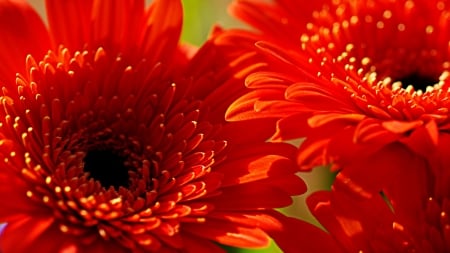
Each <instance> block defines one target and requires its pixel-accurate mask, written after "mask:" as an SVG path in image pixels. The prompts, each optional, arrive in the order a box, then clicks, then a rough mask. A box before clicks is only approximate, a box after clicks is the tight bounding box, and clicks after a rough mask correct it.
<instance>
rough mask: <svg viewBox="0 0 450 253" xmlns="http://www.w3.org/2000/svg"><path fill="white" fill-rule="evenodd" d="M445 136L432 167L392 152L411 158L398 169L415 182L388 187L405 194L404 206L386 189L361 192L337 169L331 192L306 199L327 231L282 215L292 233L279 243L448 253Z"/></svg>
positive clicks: (370, 252)
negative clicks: (337, 172) (394, 187)
mask: <svg viewBox="0 0 450 253" xmlns="http://www.w3.org/2000/svg"><path fill="white" fill-rule="evenodd" d="M449 141H450V137H449V135H445V136H442V137H441V139H440V143H439V149H438V150H439V152H436V153H435V154H434V155H433V157H432V158H433V162H431V163H429V164H428V166H430V167H431V168H432V169H431V170H429V169H427V166H424V163H426V160H424V159H421V158H419V157H418V156H416V155H415V154H414V153H413V152H409V151H408V150H407V149H405V148H400V149H399V150H397V151H396V152H397V154H399V155H400V156H403V158H409V159H411V160H412V163H411V164H412V165H411V166H408V167H406V166H399V167H397V169H398V170H400V171H401V172H402V173H403V175H404V177H403V180H405V181H407V182H408V183H409V184H410V185H413V187H401V188H397V191H396V192H395V193H394V192H391V194H393V195H397V196H402V197H403V199H400V200H401V201H402V202H403V203H402V205H396V204H397V203H395V202H392V199H391V198H389V197H388V196H386V195H385V194H377V193H375V194H374V193H373V192H370V191H365V190H364V187H363V186H361V185H358V184H356V183H355V182H354V181H353V180H351V179H350V178H348V177H346V176H345V172H344V173H339V174H338V176H337V178H336V180H335V181H334V184H333V187H332V190H331V191H318V192H315V193H313V194H312V195H311V196H309V197H308V199H307V202H308V205H309V208H310V210H311V212H312V213H313V214H314V216H315V217H316V218H317V219H318V221H319V222H320V223H321V225H322V226H323V228H324V229H325V231H324V230H322V229H320V228H318V227H315V226H313V225H311V224H308V223H305V222H302V221H299V220H296V219H292V218H286V217H280V219H286V221H285V224H287V226H286V227H284V230H283V232H284V233H286V232H287V231H290V233H291V234H293V235H295V236H296V238H292V237H291V238H290V240H282V239H280V240H279V242H280V245H281V246H282V247H283V248H285V249H287V250H291V251H292V252H294V251H295V250H297V252H308V253H314V252H317V253H318V252H336V253H337V252H341V253H346V252H348V253H350V252H364V253H366V252H367V253H375V252H392V253H394V252H395V253H401V252H405V253H406V252H430V253H444V252H449V251H450V236H449V235H450V234H449V231H450V220H449V217H448V215H449V212H450V207H449V205H448V201H449V199H450V198H449V197H450V194H449V192H450V191H449V183H450V182H449V179H450V177H449V172H448V168H449V166H450V164H449V162H450V160H449V158H448V153H447V152H446V149H448V146H449V145H450V143H449ZM442 145H443V146H442ZM389 162H391V161H389V160H388V159H386V158H385V157H383V158H382V159H381V160H377V161H376V162H375V163H376V165H377V166H382V165H383V164H386V163H389ZM411 170H415V173H411V172H410V171H411ZM276 236H278V235H276V234H275V235H274V237H276ZM279 236H280V237H282V236H281V235H279ZM292 240H293V241H295V242H296V243H292Z"/></svg>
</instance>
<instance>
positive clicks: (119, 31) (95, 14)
mask: <svg viewBox="0 0 450 253" xmlns="http://www.w3.org/2000/svg"><path fill="white" fill-rule="evenodd" d="M144 6H145V2H144V1H143V0H133V1H108V0H97V1H94V4H93V6H92V18H91V19H92V23H91V24H90V25H91V26H92V28H91V36H92V38H91V43H92V45H91V46H93V47H95V48H96V47H99V46H101V47H104V48H105V50H107V51H111V50H112V51H115V52H118V53H119V52H120V53H121V54H124V55H125V56H126V55H127V52H128V50H133V49H135V47H136V46H137V45H136V39H137V37H138V36H139V33H140V32H141V30H140V29H141V25H142V22H143V18H144ZM152 16H153V15H152ZM141 56H142V55H141Z"/></svg>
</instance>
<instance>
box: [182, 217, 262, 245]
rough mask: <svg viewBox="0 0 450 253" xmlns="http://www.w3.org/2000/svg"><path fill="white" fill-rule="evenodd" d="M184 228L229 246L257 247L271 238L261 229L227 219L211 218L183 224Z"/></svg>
mask: <svg viewBox="0 0 450 253" xmlns="http://www.w3.org/2000/svg"><path fill="white" fill-rule="evenodd" d="M183 229H184V230H185V231H187V232H189V233H191V234H193V235H196V236H198V237H202V238H207V239H210V240H213V241H217V242H219V243H222V244H225V245H229V246H235V247H246V248H256V247H264V246H268V245H269V238H268V236H267V235H266V233H264V232H263V231H262V230H261V229H259V228H255V227H247V226H242V225H240V224H237V223H231V222H230V221H227V220H217V219H212V218H210V219H206V222H204V223H195V224H188V223H186V224H183Z"/></svg>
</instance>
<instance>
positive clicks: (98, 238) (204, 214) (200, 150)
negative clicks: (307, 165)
mask: <svg viewBox="0 0 450 253" xmlns="http://www.w3.org/2000/svg"><path fill="white" fill-rule="evenodd" d="M46 4H47V5H46V6H47V11H48V13H47V15H48V18H49V24H50V31H47V30H46V28H45V26H44V25H43V23H42V21H41V19H40V18H39V17H38V16H37V14H36V13H35V12H34V10H32V9H31V8H30V7H29V6H28V5H27V4H26V3H24V2H10V1H0V20H1V22H0V24H1V25H0V33H1V34H2V41H1V43H0V58H1V59H2V60H3V61H2V62H4V63H7V64H0V74H1V75H0V80H1V83H2V97H1V101H2V104H3V107H2V110H0V114H1V117H0V135H1V141H0V157H1V159H0V160H1V162H0V199H1V200H2V208H1V209H0V221H1V222H7V226H6V228H5V229H4V231H3V232H2V235H1V237H0V246H1V250H2V252H6V253H7V252H149V251H158V252H217V251H219V252H220V251H223V250H222V249H221V248H220V247H219V246H217V244H216V243H220V244H226V245H231V246H238V247H262V246H265V245H267V243H268V235H267V234H266V232H264V231H263V229H267V230H268V229H277V228H279V227H280V224H279V222H278V221H277V220H276V219H275V218H274V217H273V215H276V214H272V212H271V210H272V209H273V208H277V207H282V206H286V205H289V204H290V203H291V199H290V196H291V195H293V194H298V193H301V192H303V191H304V188H305V186H304V184H303V182H302V181H301V180H300V179H299V178H298V177H297V176H296V175H295V174H294V172H295V170H294V165H293V164H292V162H291V161H290V159H289V158H290V157H291V156H292V155H294V154H295V149H294V150H292V147H291V146H289V145H284V144H274V143H266V142H265V140H266V139H267V137H268V136H269V135H270V132H271V131H272V130H271V127H265V126H269V125H270V124H267V123H264V121H266V119H263V120H257V121H254V122H237V123H226V122H225V120H224V117H223V115H224V113H225V110H226V108H227V106H228V105H229V104H230V103H231V101H233V100H234V99H236V98H237V96H239V95H241V94H242V93H243V92H244V90H243V87H241V85H240V80H242V78H243V77H244V76H245V75H246V74H247V73H246V71H247V72H248V71H249V70H245V69H243V67H241V65H242V64H243V63H244V62H245V60H246V58H245V55H243V56H242V57H241V58H238V59H236V60H235V61H234V62H232V63H231V64H228V63H227V62H228V61H227V60H226V59H224V58H222V57H221V53H220V49H219V47H215V46H214V45H213V44H214V43H215V42H214V39H212V40H210V41H209V42H207V43H206V44H205V45H204V47H202V48H201V49H200V50H199V52H198V53H197V54H196V56H195V57H194V58H192V59H189V58H190V56H189V54H187V51H186V50H185V47H183V46H182V45H180V44H179V43H178V38H179V35H180V29H181V19H182V9H181V4H180V1H178V0H157V1H154V2H153V4H152V5H151V6H150V7H148V8H145V6H144V1H117V2H116V1H107V0H105V1H101V0H99V1H59V0H55V1H52V0H49V1H47V2H46ZM219 33H220V32H217V36H220V34H219ZM13 45H14V46H13ZM27 54H28V56H26V64H25V68H23V67H22V65H23V64H22V62H23V61H25V55H27ZM224 57H225V56H224ZM217 59H221V61H217ZM213 63H214V64H213ZM245 66H246V65H245ZM237 70H240V71H241V73H237ZM16 72H18V73H19V74H17V75H16V77H15V80H14V79H13V78H12V77H14V75H15V73H16ZM224 91H226V92H224ZM262 123H264V124H262ZM255 124H258V125H261V127H255Z"/></svg>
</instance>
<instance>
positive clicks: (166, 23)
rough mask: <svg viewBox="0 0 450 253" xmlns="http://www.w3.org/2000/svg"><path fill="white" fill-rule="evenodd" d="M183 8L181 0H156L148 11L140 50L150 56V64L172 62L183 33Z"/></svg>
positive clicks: (140, 41)
mask: <svg viewBox="0 0 450 253" xmlns="http://www.w3.org/2000/svg"><path fill="white" fill-rule="evenodd" d="M182 20H183V10H182V6H181V1H180V0H155V1H153V2H152V6H151V8H149V10H148V11H147V20H146V21H145V23H144V29H143V32H142V36H141V38H140V39H139V45H141V47H142V48H141V49H140V50H139V52H141V53H143V54H144V55H145V56H147V57H148V60H149V61H150V64H152V65H153V64H155V63H157V62H162V63H165V64H171V62H168V61H170V59H171V57H172V56H173V54H174V53H175V52H176V51H177V46H178V43H179V38H180V34H181V25H182Z"/></svg>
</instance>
